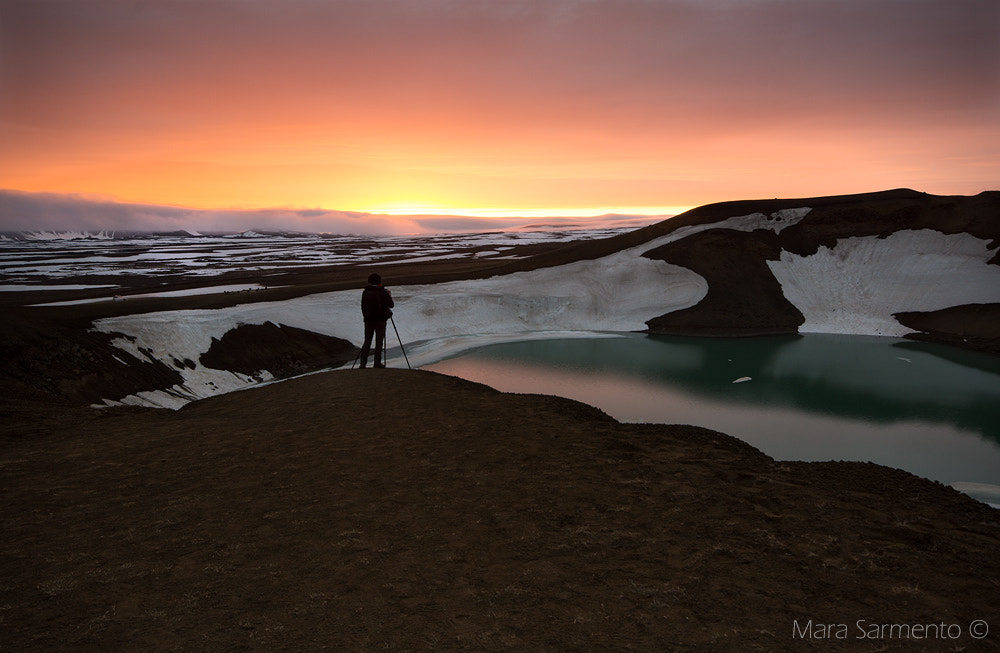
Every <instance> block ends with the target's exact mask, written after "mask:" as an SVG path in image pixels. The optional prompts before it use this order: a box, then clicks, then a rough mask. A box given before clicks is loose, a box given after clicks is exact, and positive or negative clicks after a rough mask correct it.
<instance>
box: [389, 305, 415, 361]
mask: <svg viewBox="0 0 1000 653" xmlns="http://www.w3.org/2000/svg"><path fill="white" fill-rule="evenodd" d="M389 321H390V322H392V330H393V331H395V332H396V340H397V341H399V349H400V350H401V351H402V352H403V359H404V360H406V369H408V370H412V369H413V368H412V367H410V359H409V358H408V357H407V356H406V348H405V347H403V341H402V340H401V339H400V337H399V329H397V328H396V320H394V319H392V318H391V317H390V318H389Z"/></svg>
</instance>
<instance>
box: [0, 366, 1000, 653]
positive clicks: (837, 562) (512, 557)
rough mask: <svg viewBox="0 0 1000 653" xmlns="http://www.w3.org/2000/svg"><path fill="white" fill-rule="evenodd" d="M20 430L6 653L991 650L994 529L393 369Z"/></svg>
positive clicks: (703, 446) (7, 542)
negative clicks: (116, 652)
mask: <svg viewBox="0 0 1000 653" xmlns="http://www.w3.org/2000/svg"><path fill="white" fill-rule="evenodd" d="M376 404H377V406H376ZM34 409H35V407H33V406H29V405H21V406H19V407H8V409H7V417H8V419H7V420H6V421H4V422H3V423H0V439H2V446H3V450H4V461H3V464H2V465H0V520H2V523H3V525H4V526H3V528H4V536H3V538H0V565H2V568H3V569H4V581H3V583H2V586H0V606H2V613H0V615H2V619H3V628H2V629H0V649H2V650H12V651H13V650H32V651H45V650H72V651H108V650H144V651H167V650H197V651H233V650H251V651H253V650H259V651H275V650H300V651H306V650H322V649H329V650H338V651H373V650H409V651H422V650H428V651H430V650H435V651H507V650H516V651H524V650H553V651H626V650H640V651H664V650H683V651H706V650H710V651H776V650H782V651H799V650H817V649H819V648H826V647H830V646H834V647H836V650H841V651H871V650H880V651H895V650H907V651H909V650H956V649H958V650H968V651H972V650H981V651H995V650H998V649H1000V639H998V636H997V633H996V630H997V629H998V628H1000V624H997V623H995V622H991V620H993V619H994V617H995V614H994V612H992V611H991V607H992V606H995V605H997V603H998V602H1000V586H998V585H997V582H996V579H997V578H998V577H1000V558H998V557H997V556H996V551H997V550H1000V512H998V511H996V510H993V509H990V508H988V507H987V506H985V505H984V504H980V503H977V502H975V501H973V500H972V499H969V498H968V497H965V496H964V495H961V494H959V493H958V492H956V491H954V490H951V489H949V488H946V487H944V486H941V485H939V484H935V483H932V482H930V481H926V480H923V479H919V478H917V477H915V476H912V475H910V474H907V473H905V472H900V471H898V470H892V469H887V468H884V467H879V466H876V465H871V464H860V463H788V462H783V463H777V462H775V461H773V460H771V459H770V458H768V457H766V456H764V455H762V454H761V453H759V452H757V451H756V450H754V449H752V448H751V447H749V446H747V445H745V444H742V443H740V442H738V441H737V440H734V439H732V438H729V437H727V436H724V435H722V434H719V433H715V432H711V431H707V430H705V429H699V428H696V427H690V426H664V425H638V424H631V425H624V424H619V423H617V422H615V421H614V420H611V419H610V418H608V417H607V416H605V415H604V414H603V413H600V412H599V411H597V410H595V409H593V408H589V407H587V406H585V405H582V404H578V403H575V402H572V401H568V400H562V399H557V398H553V397H542V396H532V395H507V394H502V393H499V392H496V391H494V390H491V389H489V388H486V387H484V386H480V385H476V384H471V383H468V382H464V381H461V380H458V379H454V378H450V377H446V376H442V375H437V374H433V373H429V372H419V371H415V372H409V371H406V370H365V371H361V370H356V371H341V372H328V373H324V374H319V375H314V376H310V377H303V378H299V379H294V380H291V381H286V382H284V383H280V384H275V385H271V386H267V387H264V388H257V389H252V390H247V391H244V392H234V393H230V394H227V395H224V396H220V397H214V398H211V399H206V400H203V401H199V402H195V403H192V404H189V405H188V406H186V407H184V408H182V409H181V410H179V411H149V410H138V411H137V410H134V409H131V410H118V411H112V412H109V413H100V414H99V413H96V412H95V411H87V410H79V409H68V408H62V409H51V408H50V409H48V410H47V411H46V412H44V413H37V412H33V411H34ZM16 417H23V418H25V419H24V420H22V421H19V422H18V421H15V420H14V419H12V418H16ZM12 424H20V426H18V427H15V428H12ZM25 424H28V425H29V426H27V427H26V426H25ZM977 620H986V621H984V622H980V621H977ZM901 626H902V627H905V631H904V630H900V627H901ZM983 627H986V628H987V629H989V632H988V633H986V632H985V631H983V630H982V628H983ZM983 634H986V635H987V636H986V637H985V638H984V639H977V636H981V635H983ZM828 639H830V640H834V641H826V640H828Z"/></svg>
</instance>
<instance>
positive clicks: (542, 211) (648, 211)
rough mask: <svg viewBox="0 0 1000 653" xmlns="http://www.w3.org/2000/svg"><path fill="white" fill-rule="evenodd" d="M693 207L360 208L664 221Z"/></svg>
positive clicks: (480, 215)
mask: <svg viewBox="0 0 1000 653" xmlns="http://www.w3.org/2000/svg"><path fill="white" fill-rule="evenodd" d="M692 208H694V206H627V207H623V206H598V207H585V208H581V207H574V208H532V209H529V208H501V207H488V208H485V207H474V208H468V207H453V206H443V205H440V204H417V203H414V204H408V203H403V202H400V203H389V204H374V205H371V206H367V207H364V208H360V209H357V211H359V212H361V213H370V214H374V215H391V216H435V215H441V216H454V217H469V218H532V219H534V218H596V217H600V216H604V215H627V216H648V217H655V218H663V217H668V216H673V215H678V214H680V213H684V212H685V211H688V210H690V209H692Z"/></svg>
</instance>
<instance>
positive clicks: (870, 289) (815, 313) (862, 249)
mask: <svg viewBox="0 0 1000 653" xmlns="http://www.w3.org/2000/svg"><path fill="white" fill-rule="evenodd" d="M988 245H989V242H988V241H986V240H982V239H980V238H976V237H975V236H972V235H970V234H967V233H960V234H949V235H946V234H943V233H941V232H938V231H933V230H930V229H920V230H904V231H898V232H895V233H893V234H891V235H890V236H888V237H886V238H879V237H877V236H863V237H854V238H844V239H842V240H839V241H838V242H837V244H836V246H834V247H833V248H832V249H831V248H828V247H821V248H820V249H819V251H818V252H816V253H815V254H813V255H811V256H798V255H796V254H792V253H789V252H782V254H781V259H780V260H778V261H768V265H769V266H770V268H771V272H772V273H773V274H774V276H775V278H776V279H777V280H778V282H779V283H780V284H781V288H782V291H783V292H784V294H785V297H786V298H787V299H788V301H790V302H791V303H792V304H794V305H795V307H796V308H798V309H799V311H801V312H802V314H803V315H804V316H805V323H804V324H803V325H802V326H801V327H800V328H799V331H800V332H802V333H844V334H859V335H879V336H897V337H898V336H903V335H905V334H907V333H912V330H910V329H908V328H906V327H904V326H903V325H901V324H900V323H899V322H897V321H896V319H895V318H894V317H892V314H893V313H899V312H904V311H935V310H940V309H943V308H948V307H950V306H958V305H961V304H976V303H992V302H1000V266H996V265H989V264H987V261H988V260H989V259H990V258H991V257H992V256H993V252H992V251H991V250H989V249H988Z"/></svg>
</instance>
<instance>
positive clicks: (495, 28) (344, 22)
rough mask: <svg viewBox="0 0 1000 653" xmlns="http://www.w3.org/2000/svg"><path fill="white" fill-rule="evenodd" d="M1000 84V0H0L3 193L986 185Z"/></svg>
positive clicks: (377, 207) (491, 210)
mask: <svg viewBox="0 0 1000 653" xmlns="http://www.w3.org/2000/svg"><path fill="white" fill-rule="evenodd" d="M998 79H1000V3H997V2H995V1H994V0H811V1H809V2H802V1H801V0H735V1H734V0H704V1H699V2H694V1H693V0H661V1H658V2H649V1H645V0H616V1H612V0H589V1H584V0H530V1H528V0H523V1H522V0H512V1H509V2H508V1H505V2H480V1H478V0H470V1H468V2H450V1H445V0H385V1H380V2H369V1H367V0H365V1H362V0H333V1H327V2H320V1H319V0H289V1H288V2H281V3H275V2H270V1H265V0H239V1H237V0H206V1H204V2H194V3H188V2H177V1H175V0H147V1H144V2H138V1H135V2H133V1H130V0H128V1H127V0H121V1H109V0H0V144H2V145H0V189H5V190H9V191H23V192H32V193H42V192H44V193H59V194H82V195H86V196H99V197H103V198H111V199H113V200H114V201H117V202H136V203H143V204H162V205H169V206H183V207H188V208H191V209H209V210H231V209H263V208H286V209H289V208H290V209H325V210H330V211H349V212H366V213H386V214H413V213H435V214H440V215H458V214H461V215H469V216H487V217H490V216H492V217H495V216H510V215H515V214H516V215H521V216H540V215H552V214H556V215H564V216H571V215H599V214H602V213H643V214H657V215H659V214H668V213H675V212H677V210H678V209H683V208H687V207H692V206H696V205H699V204H704V203H709V202H715V201H724V200H732V199H749V198H758V197H779V196H780V197H803V196H814V195H832V194H847V193H856V192H867V191H874V190H883V189H888V188H898V187H910V188H914V189H916V190H921V191H926V192H929V193H935V194H976V193H979V192H981V191H983V190H989V189H995V188H998V187H1000V121H998V120H997V116H998V115H1000V84H997V80H998ZM37 217H38V219H39V220H40V221H43V222H44V219H45V218H44V216H37ZM10 219H11V217H10V216H9V215H7V213H5V212H3V211H2V207H0V220H2V221H3V222H4V223H6V224H8V225H9V224H11V223H10ZM20 219H22V220H23V219H24V218H23V216H22V217H21V218H20ZM3 226H4V225H3V224H0V228H2V227H3ZM39 226H45V225H43V224H41V222H40V223H39Z"/></svg>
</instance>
